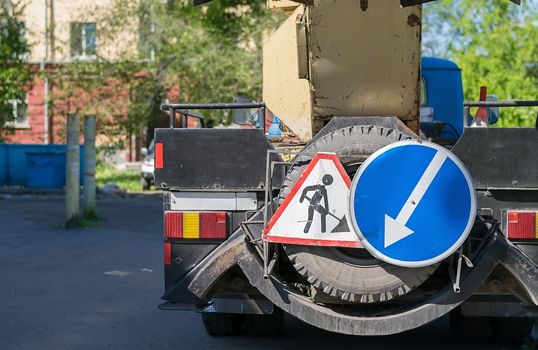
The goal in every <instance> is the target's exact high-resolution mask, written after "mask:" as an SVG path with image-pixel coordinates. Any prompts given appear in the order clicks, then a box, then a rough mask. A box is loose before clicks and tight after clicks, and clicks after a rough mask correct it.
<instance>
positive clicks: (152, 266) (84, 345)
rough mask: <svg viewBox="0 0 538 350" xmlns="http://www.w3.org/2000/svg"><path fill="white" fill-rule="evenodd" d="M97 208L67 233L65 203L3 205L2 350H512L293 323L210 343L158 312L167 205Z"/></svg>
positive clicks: (425, 334)
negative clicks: (275, 332)
mask: <svg viewBox="0 0 538 350" xmlns="http://www.w3.org/2000/svg"><path fill="white" fill-rule="evenodd" d="M98 205H99V206H98V215H99V216H100V217H101V220H100V221H99V222H97V223H96V224H95V225H93V226H92V227H89V228H81V229H76V230H65V229H63V228H62V222H63V198H62V197H50V196H26V197H17V196H13V197H11V198H9V199H3V200H0V223H1V225H0V313H1V316H0V349H8V350H11V349H132V350H134V349H206V348H218V349H228V348H263V349H301V348H305V347H308V348H309V349H321V348H335V349H336V348H358V349H402V348H404V349H405V348H413V349H436V350H437V349H454V348H460V349H463V348H465V349H467V348H469V349H470V348H473V349H493V348H494V349H503V348H505V349H508V348H509V347H503V346H500V345H496V344H493V343H480V344H469V343H460V342H459V341H457V340H456V339H454V338H453V337H452V336H451V334H450V332H449V331H448V325H447V321H446V319H441V320H438V321H436V322H434V323H432V324H430V325H428V326H426V327H423V328H420V329H417V330H414V331H411V332H408V333H404V334H400V335H395V336H389V337H353V336H345V335H339V334H334V333H329V332H326V331H322V330H320V329H317V328H315V327H312V326H309V325H307V324H305V323H303V322H301V321H299V320H297V319H295V318H293V317H288V318H287V319H286V325H285V328H284V333H283V334H282V335H281V336H278V337H274V338H255V337H250V336H247V335H240V336H237V337H223V338H215V337H210V336H208V335H206V333H205V330H204V329H203V326H202V322H201V320H200V317H199V315H198V314H196V313H192V312H175V311H160V310H158V309H157V305H158V304H159V303H160V302H161V300H160V299H159V298H160V296H161V294H162V292H163V271H162V204H161V197H160V195H159V194H151V195H141V196H133V197H127V198H117V197H105V198H102V199H100V200H99V202H98Z"/></svg>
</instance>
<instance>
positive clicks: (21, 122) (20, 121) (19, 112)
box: [5, 100, 30, 129]
mask: <svg viewBox="0 0 538 350" xmlns="http://www.w3.org/2000/svg"><path fill="white" fill-rule="evenodd" d="M6 104H7V108H6V109H7V111H8V113H11V115H10V116H8V117H7V118H6V119H5V120H8V122H6V126H9V127H12V128H15V129H26V128H29V127H30V125H29V124H28V110H27V102H26V101H21V100H7V101H6Z"/></svg>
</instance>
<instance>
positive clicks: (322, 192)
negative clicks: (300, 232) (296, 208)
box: [299, 175, 333, 233]
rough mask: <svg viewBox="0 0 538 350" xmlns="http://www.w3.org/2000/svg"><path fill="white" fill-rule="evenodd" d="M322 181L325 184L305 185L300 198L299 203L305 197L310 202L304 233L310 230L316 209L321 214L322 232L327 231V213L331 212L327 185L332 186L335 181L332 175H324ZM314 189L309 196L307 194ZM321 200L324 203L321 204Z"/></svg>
mask: <svg viewBox="0 0 538 350" xmlns="http://www.w3.org/2000/svg"><path fill="white" fill-rule="evenodd" d="M321 181H322V182H323V185H321V184H318V185H312V186H308V187H305V188H304V190H303V193H302V194H301V199H300V200H299V203H302V202H303V201H304V200H305V199H307V200H308V201H309V202H310V204H309V205H308V220H307V222H306V225H305V227H304V233H308V231H310V227H311V226H312V220H313V219H314V211H317V212H318V213H319V215H320V216H321V232H323V233H325V232H326V231H327V215H328V214H330V213H329V198H328V196H327V189H326V188H325V186H330V185H331V184H332V183H333V177H332V176H331V175H324V176H323V178H322V179H321ZM312 191H315V192H314V194H313V195H312V197H311V198H309V197H307V196H306V195H307V194H308V193H309V192H312ZM321 201H323V204H324V205H321V204H320V203H321Z"/></svg>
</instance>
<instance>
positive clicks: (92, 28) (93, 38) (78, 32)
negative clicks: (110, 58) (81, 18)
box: [69, 22, 97, 58]
mask: <svg viewBox="0 0 538 350" xmlns="http://www.w3.org/2000/svg"><path fill="white" fill-rule="evenodd" d="M69 36H70V49H71V57H74V58H93V57H95V54H96V52H97V26H96V24H95V23H93V22H89V23H81V22H71V25H70V33H69Z"/></svg>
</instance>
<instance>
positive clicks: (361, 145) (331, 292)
mask: <svg viewBox="0 0 538 350" xmlns="http://www.w3.org/2000/svg"><path fill="white" fill-rule="evenodd" d="M407 139H411V136H409V135H406V134H404V133H402V132H400V131H397V130H393V129H390V128H385V127H379V126H372V125H370V126H351V127H346V128H343V129H338V130H335V131H333V132H331V133H329V134H327V135H324V136H322V137H321V138H319V139H318V140H316V141H315V142H313V143H312V144H310V145H308V146H307V147H305V149H304V150H303V151H302V153H304V154H315V153H316V152H334V153H336V154H337V155H338V157H339V158H340V160H341V161H342V163H343V164H344V167H346V170H347V171H348V172H352V173H353V172H355V171H356V169H357V168H358V166H360V164H361V163H362V162H364V161H365V160H366V159H367V158H368V157H369V156H370V155H371V154H372V153H374V152H375V151H377V150H379V149H380V148H382V147H384V146H386V145H388V144H390V143H392V142H395V141H401V140H407ZM310 159H311V156H307V155H299V156H297V158H296V159H295V161H294V162H293V164H292V166H291V167H290V169H289V171H288V174H287V176H286V178H285V180H284V183H283V186H282V189H281V192H280V195H279V201H280V203H282V200H283V199H284V198H285V197H286V196H287V195H288V193H289V192H290V190H291V188H292V187H293V185H294V184H295V183H296V182H297V180H298V179H299V177H300V175H301V173H302V172H303V171H304V169H305V168H306V167H307V166H308V164H309V162H310ZM284 249H285V251H286V254H287V255H288V257H289V259H290V261H291V262H292V263H293V265H294V267H295V269H296V270H297V271H298V272H299V274H301V275H302V276H303V277H304V278H306V280H307V281H308V282H309V283H310V284H311V285H312V286H313V287H314V288H315V289H316V292H319V293H322V294H324V295H328V296H329V298H330V299H332V300H334V301H335V302H340V301H346V302H354V303H376V302H383V301H387V300H390V299H393V298H397V297H399V296H402V295H404V294H406V293H408V292H409V291H411V290H412V289H413V288H416V287H417V286H419V285H420V284H421V283H422V282H424V281H425V280H426V279H427V278H428V277H430V275H431V274H432V273H433V272H434V271H435V269H436V268H437V266H438V265H433V266H428V267H422V268H404V267H400V266H395V265H391V264H388V263H386V262H383V261H380V260H378V259H375V258H374V257H373V256H371V255H370V254H369V253H368V252H367V251H366V250H365V249H338V248H326V247H315V246H302V245H285V246H284ZM354 254H355V255H356V256H353V255H354Z"/></svg>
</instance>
